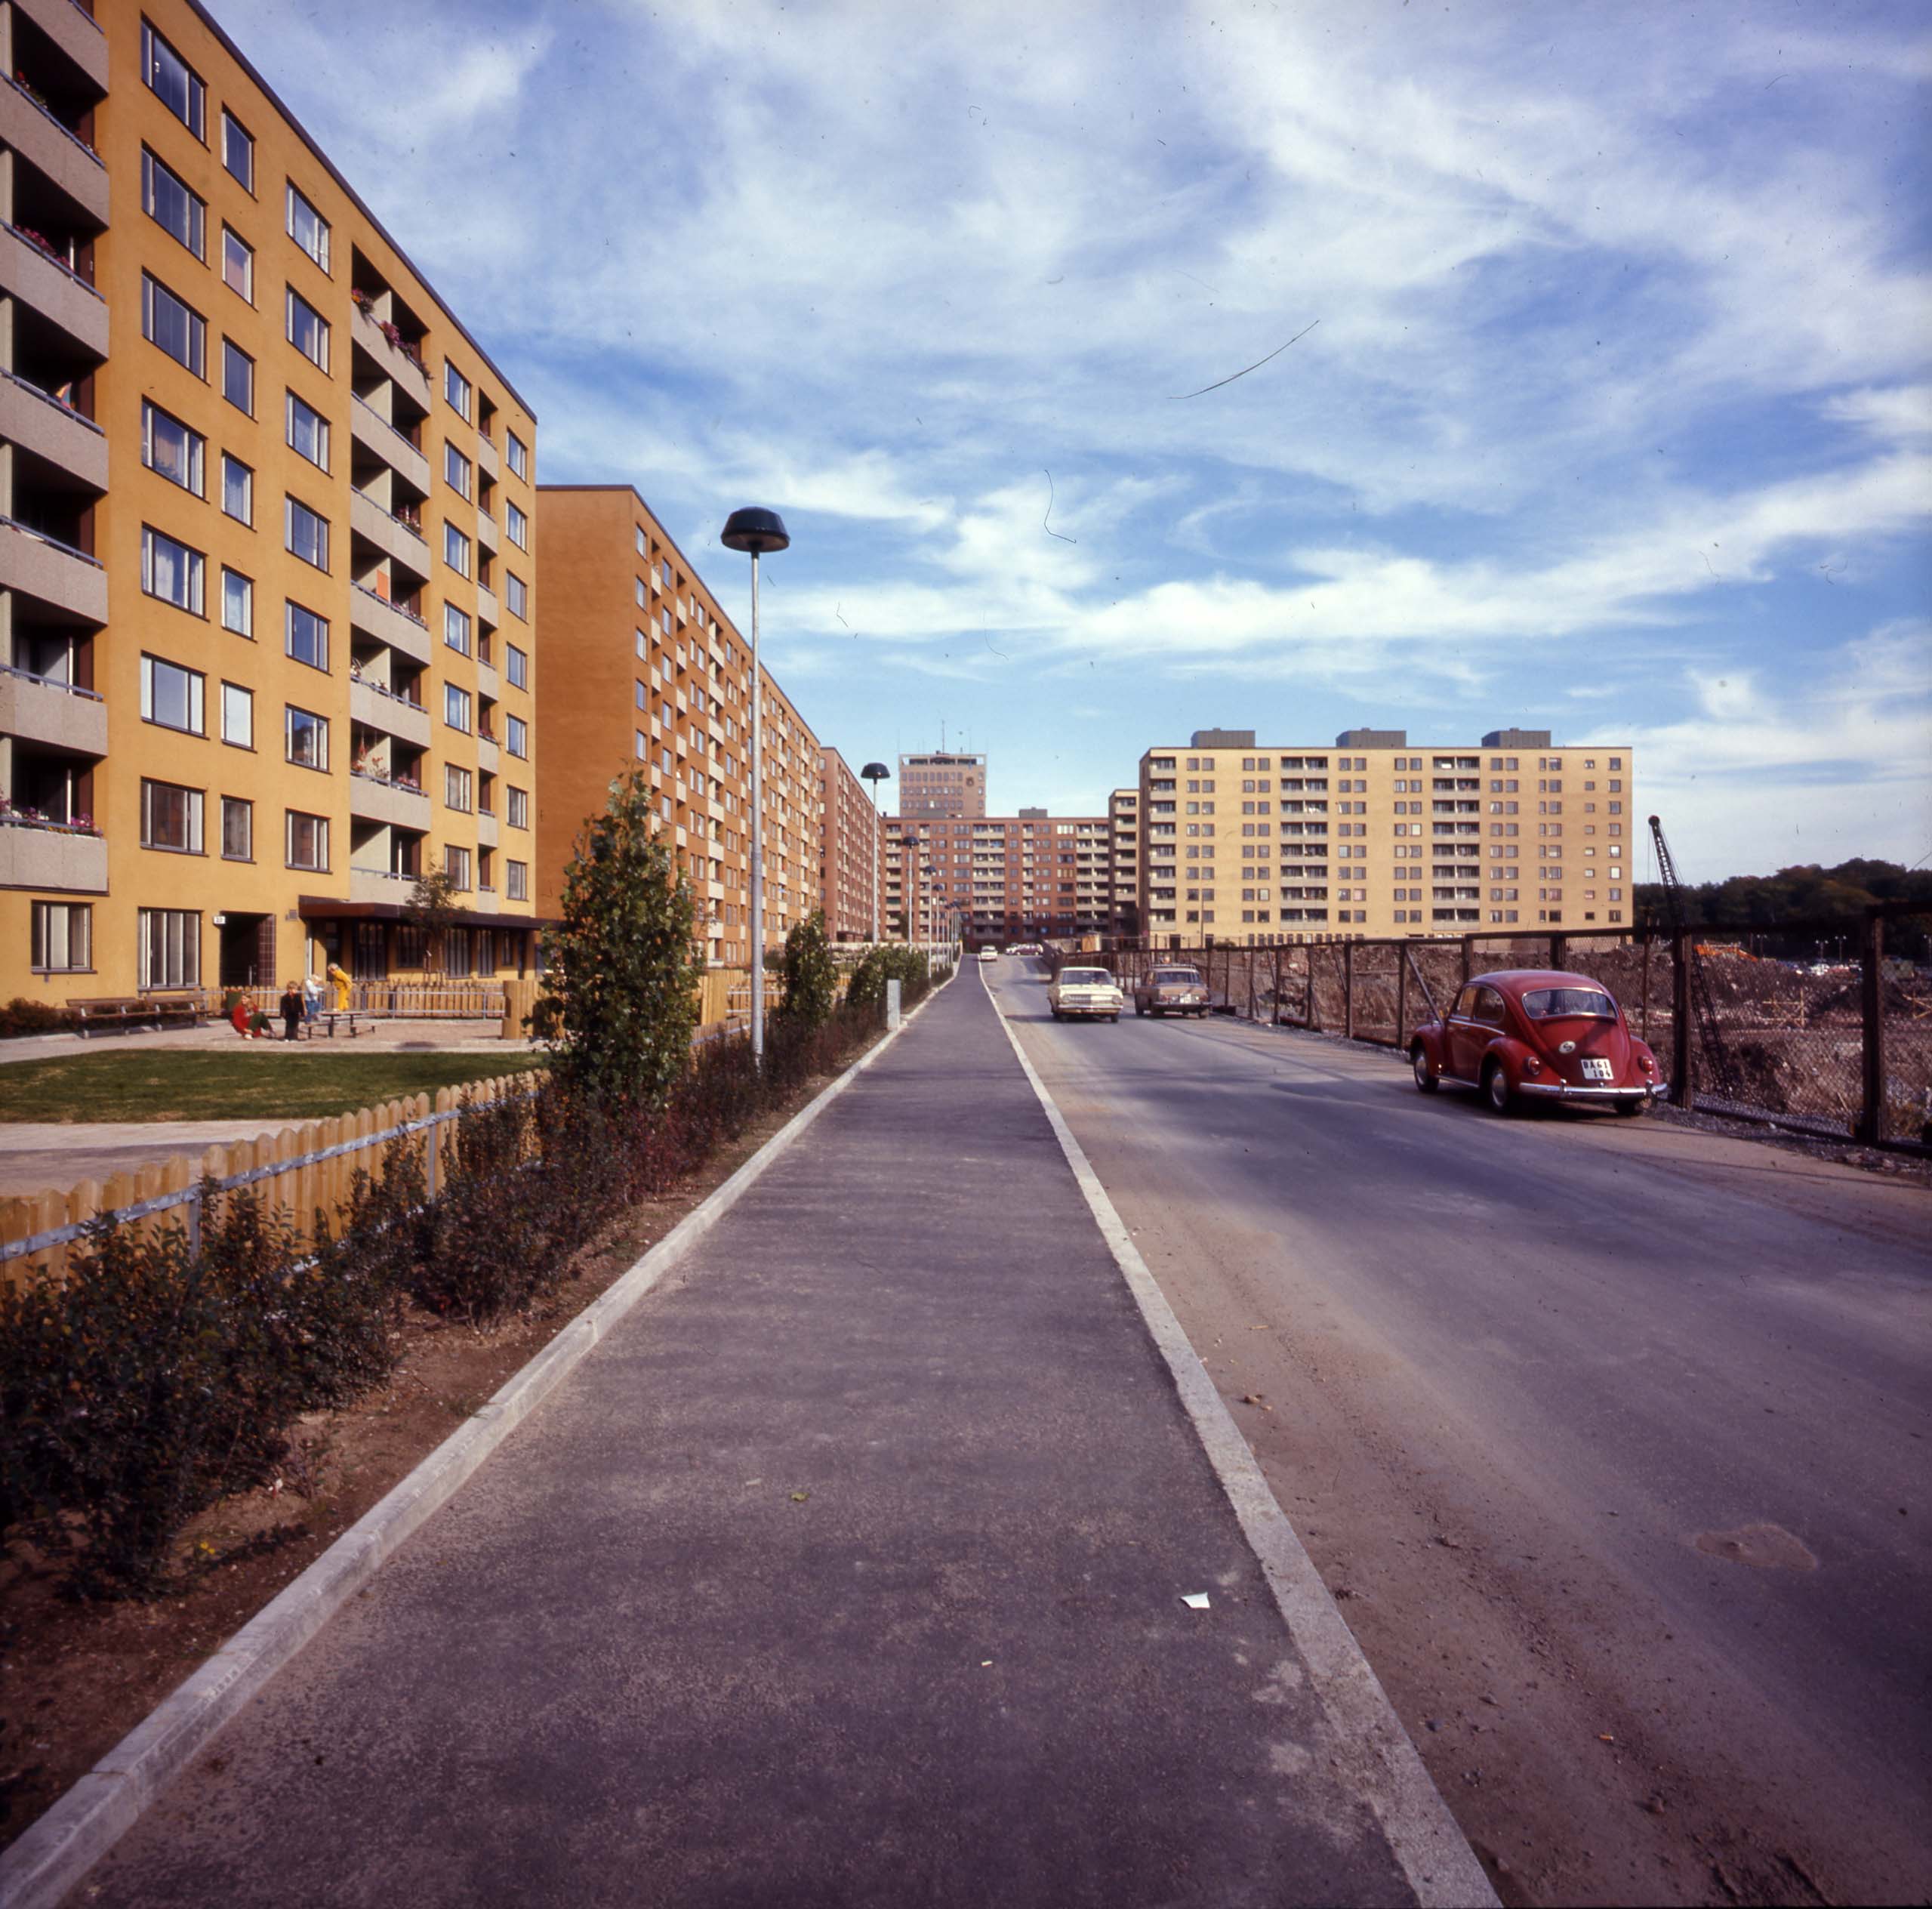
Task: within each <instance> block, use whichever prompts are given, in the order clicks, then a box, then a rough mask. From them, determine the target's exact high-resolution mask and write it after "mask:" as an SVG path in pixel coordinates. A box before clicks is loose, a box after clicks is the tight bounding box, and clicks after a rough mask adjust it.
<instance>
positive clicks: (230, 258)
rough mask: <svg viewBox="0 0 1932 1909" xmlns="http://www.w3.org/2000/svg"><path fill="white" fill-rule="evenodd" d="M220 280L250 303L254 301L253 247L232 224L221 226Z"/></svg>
mask: <svg viewBox="0 0 1932 1909" xmlns="http://www.w3.org/2000/svg"><path fill="white" fill-rule="evenodd" d="M221 280H222V282H223V284H224V285H226V286H227V288H229V290H230V291H239V293H240V294H241V295H242V297H243V298H245V299H247V300H248V303H249V304H251V305H252V304H254V302H255V251H254V247H253V246H252V245H250V244H249V243H248V241H247V240H246V239H244V238H243V237H242V235H241V234H240V233H238V232H237V231H236V230H235V228H234V227H233V226H227V225H225V226H223V227H222V228H221Z"/></svg>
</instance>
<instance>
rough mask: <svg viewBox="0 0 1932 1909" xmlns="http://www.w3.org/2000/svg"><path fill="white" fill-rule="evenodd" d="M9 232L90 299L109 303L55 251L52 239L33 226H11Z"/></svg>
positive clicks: (8, 228)
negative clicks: (62, 273)
mask: <svg viewBox="0 0 1932 1909" xmlns="http://www.w3.org/2000/svg"><path fill="white" fill-rule="evenodd" d="M7 230H8V231H9V232H11V233H12V234H13V235H14V237H15V238H16V239H18V240H19V241H20V243H21V244H22V245H24V246H26V248H27V250H28V251H30V252H32V253H33V254H35V255H36V256H37V257H39V258H44V259H45V260H46V261H47V262H48V264H50V265H51V266H52V267H54V270H56V271H57V272H64V273H66V275H67V276H68V277H69V278H70V279H72V280H73V282H75V284H76V285H79V287H80V288H81V289H82V291H85V293H86V294H87V295H88V297H89V298H100V302H101V303H102V304H103V305H104V304H106V303H107V301H106V299H105V298H101V295H100V293H99V292H98V291H95V290H94V287H93V286H92V285H90V284H88V282H87V280H86V279H84V278H82V276H81V275H80V273H78V272H76V271H75V270H74V268H73V267H72V266H71V265H69V264H68V263H67V261H66V260H65V259H64V258H62V257H61V256H60V254H59V253H58V252H57V251H55V250H54V242H53V241H52V240H51V239H48V238H47V237H45V236H44V235H43V234H42V233H38V232H36V231H35V230H34V229H33V227H32V226H26V225H11V224H10V225H8V227H7Z"/></svg>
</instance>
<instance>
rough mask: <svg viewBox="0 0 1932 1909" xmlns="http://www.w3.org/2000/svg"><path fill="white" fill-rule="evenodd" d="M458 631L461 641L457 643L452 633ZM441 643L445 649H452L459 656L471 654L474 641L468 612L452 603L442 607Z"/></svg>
mask: <svg viewBox="0 0 1932 1909" xmlns="http://www.w3.org/2000/svg"><path fill="white" fill-rule="evenodd" d="M458 631H460V632H461V636H462V639H463V640H462V641H461V643H458V641H457V640H456V637H455V635H454V634H452V632H458ZM442 641H443V647H444V648H445V649H453V650H454V651H455V652H456V653H457V655H459V656H467V655H470V653H471V650H472V646H473V641H474V626H473V624H472V622H471V620H470V612H468V611H467V610H466V609H462V608H461V607H460V606H458V605H457V604H454V603H445V604H444V605H443V606H442Z"/></svg>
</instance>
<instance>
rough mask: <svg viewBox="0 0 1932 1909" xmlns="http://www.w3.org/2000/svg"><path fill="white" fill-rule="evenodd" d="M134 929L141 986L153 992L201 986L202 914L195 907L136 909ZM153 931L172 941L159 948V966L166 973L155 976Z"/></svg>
mask: <svg viewBox="0 0 1932 1909" xmlns="http://www.w3.org/2000/svg"><path fill="white" fill-rule="evenodd" d="M191 924H192V925H191ZM134 932H135V959H136V961H137V964H138V967H137V976H138V982H139V985H140V987H141V988H143V989H144V990H147V991H149V992H154V991H157V990H161V989H165V988H199V986H200V985H202V916H201V911H200V910H199V908H141V909H139V910H137V911H136V914H135V917H134ZM157 933H164V934H165V935H166V936H167V937H168V940H169V942H171V943H173V944H174V945H171V946H169V947H166V948H162V950H161V952H162V955H163V961H162V967H164V969H165V970H168V973H162V974H161V975H159V976H157V975H156V973H155V972H154V968H155V963H154V956H155V953H156V948H155V937H156V934H157ZM177 958H178V959H177ZM177 969H178V972H176V971H175V970H177Z"/></svg>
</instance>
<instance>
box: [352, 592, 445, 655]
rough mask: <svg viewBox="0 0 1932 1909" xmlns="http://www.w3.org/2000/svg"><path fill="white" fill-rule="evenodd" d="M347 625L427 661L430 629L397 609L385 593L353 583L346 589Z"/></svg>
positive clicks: (430, 650)
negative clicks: (347, 594) (353, 584)
mask: <svg viewBox="0 0 1932 1909" xmlns="http://www.w3.org/2000/svg"><path fill="white" fill-rule="evenodd" d="M349 627H350V628H351V629H353V630H359V631H362V634H364V635H365V637H374V638H375V640H377V642H378V643H387V644H388V645H389V646H390V649H395V650H399V651H401V652H402V654H403V655H405V656H408V657H411V658H413V659H414V661H415V662H418V663H427V662H429V661H430V657H431V655H432V654H433V651H432V648H431V646H430V633H429V630H428V628H427V626H426V625H423V624H421V623H419V622H418V621H416V619H415V618H414V617H413V616H411V615H409V614H408V612H407V611H406V610H399V609H397V608H396V606H395V605H394V604H393V603H391V602H390V600H389V599H388V598H387V597H383V596H379V595H378V594H377V593H376V592H375V591H373V590H368V589H365V588H363V587H362V585H361V584H356V586H355V587H354V588H353V589H352V590H351V591H350V593H349Z"/></svg>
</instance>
